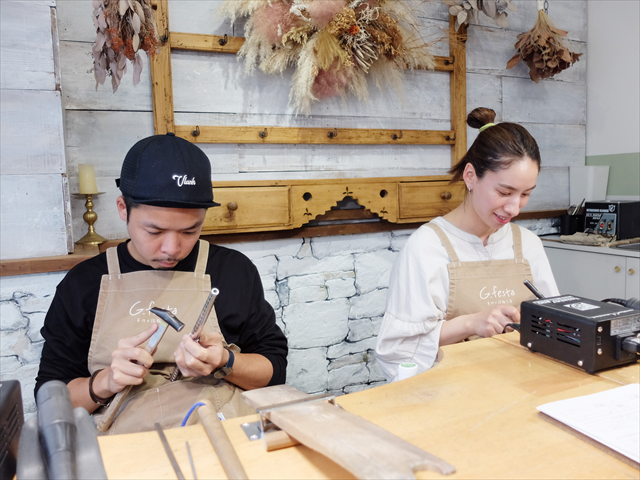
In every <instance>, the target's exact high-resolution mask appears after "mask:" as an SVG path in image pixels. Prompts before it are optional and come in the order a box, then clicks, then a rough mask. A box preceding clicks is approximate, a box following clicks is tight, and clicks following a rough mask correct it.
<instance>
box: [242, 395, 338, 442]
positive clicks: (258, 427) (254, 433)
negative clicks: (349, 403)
mask: <svg viewBox="0 0 640 480" xmlns="http://www.w3.org/2000/svg"><path fill="white" fill-rule="evenodd" d="M322 401H328V402H329V403H331V404H332V405H334V406H336V407H339V408H341V407H340V405H336V396H335V395H332V394H331V393H319V394H317V395H310V396H308V397H305V398H300V399H297V400H291V401H289V402H284V403H276V404H274V405H270V406H268V407H265V408H261V409H256V412H257V413H258V414H259V415H260V421H259V422H251V423H243V424H242V425H241V427H242V430H244V433H245V434H246V435H247V437H248V438H249V440H251V441H254V440H260V439H261V438H262V437H263V436H264V434H265V433H266V432H268V431H269V430H280V428H279V427H278V426H277V425H276V424H275V423H273V422H272V421H271V420H269V419H268V418H267V417H266V414H268V413H270V412H272V411H274V410H279V409H281V408H286V407H291V406H293V405H302V404H303V403H311V402H322Z"/></svg>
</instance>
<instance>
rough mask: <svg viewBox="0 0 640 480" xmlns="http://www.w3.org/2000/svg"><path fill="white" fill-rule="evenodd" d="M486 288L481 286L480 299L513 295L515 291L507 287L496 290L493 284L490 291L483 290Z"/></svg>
mask: <svg viewBox="0 0 640 480" xmlns="http://www.w3.org/2000/svg"><path fill="white" fill-rule="evenodd" d="M486 288H487V287H482V290H480V298H481V299H482V300H486V299H487V298H502V297H513V296H514V295H515V294H516V292H514V291H513V290H511V289H508V288H506V289H504V290H498V287H496V286H495V285H494V286H493V290H492V291H487V292H485V290H486Z"/></svg>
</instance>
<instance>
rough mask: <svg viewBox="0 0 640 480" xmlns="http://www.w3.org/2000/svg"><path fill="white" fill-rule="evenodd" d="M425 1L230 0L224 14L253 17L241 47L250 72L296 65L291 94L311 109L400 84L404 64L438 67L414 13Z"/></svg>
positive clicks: (296, 105)
mask: <svg viewBox="0 0 640 480" xmlns="http://www.w3.org/2000/svg"><path fill="white" fill-rule="evenodd" d="M419 3H420V0H418V1H417V2H416V1H414V0H227V1H226V2H225V3H223V4H222V6H221V7H220V11H219V13H220V14H221V15H223V16H225V17H228V18H230V19H231V22H234V21H235V19H236V18H238V17H245V16H249V20H248V21H247V23H246V26H245V37H246V41H245V43H244V45H243V46H242V48H241V49H240V51H239V52H238V54H239V55H240V56H242V57H244V58H245V61H246V63H245V71H246V73H247V74H251V73H252V72H253V71H254V70H255V67H256V66H258V68H260V70H261V71H263V72H264V73H267V74H278V73H279V74H281V73H282V72H283V71H284V70H285V69H286V68H287V67H289V66H295V72H294V74H293V79H292V88H291V92H290V95H289V99H290V101H291V103H292V105H293V109H294V110H295V111H299V112H303V113H305V114H309V112H310V109H311V106H312V104H313V103H314V102H316V101H319V100H322V99H326V98H331V97H335V96H338V95H339V96H342V97H343V98H345V96H346V94H347V93H351V94H354V95H355V96H356V97H357V98H359V99H360V100H362V101H366V100H367V98H368V88H367V78H366V76H367V75H370V76H371V77H372V78H373V79H374V81H375V83H376V85H377V86H378V88H380V89H382V88H383V87H384V86H386V85H388V84H391V85H393V86H394V87H396V89H398V90H401V87H402V78H403V75H404V69H405V68H427V69H431V70H432V69H433V68H434V67H435V60H434V57H433V55H432V54H431V52H430V49H429V46H428V45H427V44H426V43H425V42H424V40H423V39H422V36H421V35H420V33H419V32H418V27H417V25H418V22H417V21H416V19H415V17H414V16H413V14H412V8H415V7H416V6H417V4H419Z"/></svg>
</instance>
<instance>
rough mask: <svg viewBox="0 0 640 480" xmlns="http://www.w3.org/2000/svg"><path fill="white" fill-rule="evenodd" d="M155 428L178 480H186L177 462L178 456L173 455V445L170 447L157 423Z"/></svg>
mask: <svg viewBox="0 0 640 480" xmlns="http://www.w3.org/2000/svg"><path fill="white" fill-rule="evenodd" d="M153 426H154V427H155V429H156V432H158V436H159V437H160V441H161V442H162V446H163V447H164V451H165V452H166V453H167V457H169V461H170V462H171V466H172V467H173V470H174V471H175V472H176V476H177V477H178V480H185V478H184V475H183V474H182V470H180V465H178V461H177V460H176V456H175V455H174V454H173V450H171V445H169V441H168V440H167V437H166V435H165V434H164V432H163V431H162V427H161V426H160V424H159V423H157V422H156V423H155V424H154V425H153Z"/></svg>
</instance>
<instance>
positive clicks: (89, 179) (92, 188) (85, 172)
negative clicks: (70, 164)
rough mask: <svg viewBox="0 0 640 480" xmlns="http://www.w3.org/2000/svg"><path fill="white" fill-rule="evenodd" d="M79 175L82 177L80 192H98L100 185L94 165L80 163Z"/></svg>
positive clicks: (86, 193)
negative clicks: (97, 182)
mask: <svg viewBox="0 0 640 480" xmlns="http://www.w3.org/2000/svg"><path fill="white" fill-rule="evenodd" d="M78 175H79V178H80V192H79V193H82V194H85V195H88V194H93V193H98V186H97V185H96V172H95V170H94V168H93V165H87V164H84V163H79V164H78Z"/></svg>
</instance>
